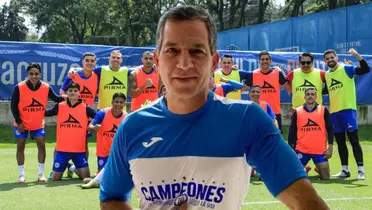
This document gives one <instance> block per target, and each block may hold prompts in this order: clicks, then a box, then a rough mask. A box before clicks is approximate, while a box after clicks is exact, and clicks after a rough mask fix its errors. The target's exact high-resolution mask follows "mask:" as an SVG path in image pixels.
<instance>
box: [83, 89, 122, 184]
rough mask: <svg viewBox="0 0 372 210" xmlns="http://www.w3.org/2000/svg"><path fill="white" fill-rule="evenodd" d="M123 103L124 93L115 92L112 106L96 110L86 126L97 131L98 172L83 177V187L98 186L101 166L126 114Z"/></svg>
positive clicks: (100, 177)
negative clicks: (93, 176) (91, 176)
mask: <svg viewBox="0 0 372 210" xmlns="http://www.w3.org/2000/svg"><path fill="white" fill-rule="evenodd" d="M125 103H126V97H125V95H124V94H123V93H115V94H114V95H113V96H112V102H111V104H112V107H108V108H105V109H102V110H100V111H98V112H97V114H96V116H95V117H94V119H93V121H92V122H91V124H90V125H89V127H88V130H89V131H97V146H96V154H97V164H98V170H99V174H98V175H97V176H96V177H95V178H94V179H90V178H86V179H84V183H86V184H84V185H82V186H81V187H82V188H83V189H89V188H93V187H98V186H99V183H100V182H101V179H102V177H103V173H104V168H103V167H104V166H105V165H106V162H107V159H108V156H109V154H110V148H111V144H112V140H113V139H114V135H115V133H116V130H117V128H118V127H119V125H120V123H121V121H122V120H123V119H124V118H125V116H127V113H126V112H125V111H123V109H124V106H125Z"/></svg>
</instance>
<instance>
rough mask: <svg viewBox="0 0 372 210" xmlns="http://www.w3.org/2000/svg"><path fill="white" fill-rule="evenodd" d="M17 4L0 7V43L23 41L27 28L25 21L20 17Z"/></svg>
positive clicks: (11, 3)
mask: <svg viewBox="0 0 372 210" xmlns="http://www.w3.org/2000/svg"><path fill="white" fill-rule="evenodd" d="M19 14H20V8H19V7H18V5H17V4H15V3H13V1H11V2H10V5H9V6H7V5H6V4H4V5H2V6H1V5H0V40H1V41H23V40H25V38H26V34H27V31H28V29H27V27H26V26H25V24H24V22H25V19H24V18H23V17H21V16H20V15H19Z"/></svg>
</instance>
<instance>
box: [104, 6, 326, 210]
mask: <svg viewBox="0 0 372 210" xmlns="http://www.w3.org/2000/svg"><path fill="white" fill-rule="evenodd" d="M156 35H157V37H156V38H157V42H156V43H157V49H156V53H155V56H154V57H155V61H156V64H157V67H158V69H159V74H160V76H161V78H162V80H163V82H164V84H165V86H166V87H167V95H166V97H162V98H161V99H160V100H157V101H155V102H154V103H152V104H151V105H150V106H148V107H145V108H142V109H140V110H138V111H137V112H133V113H131V114H130V115H128V116H127V117H126V118H125V119H124V121H123V123H122V124H121V126H120V127H119V128H118V131H117V133H116V135H115V137H114V141H113V144H112V147H111V152H110V157H109V160H108V162H107V164H106V166H105V174H104V176H103V180H102V182H101V188H100V189H101V192H100V200H101V209H132V207H131V206H130V204H129V198H130V193H131V191H132V189H133V188H134V187H135V188H136V189H137V192H138V194H139V198H140V206H141V209H160V208H161V209H164V210H170V209H174V205H173V202H174V201H175V200H176V201H179V200H187V201H188V202H190V203H188V204H189V205H188V207H189V208H187V209H200V210H206V209H210V208H211V207H213V209H215V210H221V209H223V210H225V209H240V208H241V203H242V202H243V201H244V198H245V195H246V193H247V191H248V184H247V183H248V182H249V175H250V167H249V166H248V164H250V165H252V166H255V167H256V168H257V170H258V172H260V173H261V176H262V179H263V181H264V183H265V184H266V186H267V187H268V189H269V191H270V192H271V193H272V194H273V196H275V197H278V199H279V200H281V201H282V202H283V203H284V204H286V205H287V206H288V207H289V208H291V209H322V210H323V209H328V207H327V206H326V204H325V203H324V202H323V201H322V199H321V198H320V197H319V196H318V195H317V193H316V192H315V189H314V188H313V187H312V185H311V183H310V182H309V181H308V180H307V179H306V173H305V172H304V170H303V168H302V166H301V164H300V162H299V160H298V159H297V157H296V155H295V154H294V153H293V151H292V150H291V148H290V147H289V146H288V145H287V144H286V143H285V142H284V141H283V139H282V137H281V134H280V133H279V130H278V129H277V128H275V126H274V124H273V123H272V120H271V119H270V118H269V116H268V115H267V114H266V113H265V112H264V111H263V110H262V109H261V108H260V107H259V106H258V105H256V104H254V103H252V102H248V101H241V100H229V99H227V98H222V97H215V94H213V93H212V92H211V91H210V90H209V88H208V80H209V78H210V76H211V74H212V73H213V72H214V70H215V68H216V67H217V64H218V60H219V54H218V52H217V49H216V44H217V31H216V28H215V25H214V24H213V23H212V17H211V16H210V14H208V13H207V12H206V11H205V10H203V9H202V8H200V7H196V6H178V7H175V8H172V9H171V10H169V11H167V12H166V13H164V14H163V16H162V17H161V18H160V21H159V24H158V28H157V33H156ZM142 128H146V129H142ZM222 130H223V132H212V131H222ZM221 134H222V135H221ZM205 148H208V149H205ZM217 165H218V167H216V166H217ZM283 168H285V170H282V169H283ZM231 171H233V172H234V173H231ZM181 198H182V199H181ZM187 198H189V199H187ZM190 204H192V205H190ZM185 205H187V204H185ZM194 205H197V206H194Z"/></svg>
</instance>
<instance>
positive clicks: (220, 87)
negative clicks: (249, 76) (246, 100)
mask: <svg viewBox="0 0 372 210" xmlns="http://www.w3.org/2000/svg"><path fill="white" fill-rule="evenodd" d="M214 81H215V80H214V78H213V76H211V77H210V79H209V89H210V90H211V91H212V92H214V93H215V94H217V95H219V96H222V97H226V95H227V94H229V93H230V92H233V91H235V90H240V89H242V88H244V85H243V84H241V83H239V82H236V81H232V80H229V79H225V78H223V77H221V78H220V81H221V82H224V83H222V84H216V83H215V82H214Z"/></svg>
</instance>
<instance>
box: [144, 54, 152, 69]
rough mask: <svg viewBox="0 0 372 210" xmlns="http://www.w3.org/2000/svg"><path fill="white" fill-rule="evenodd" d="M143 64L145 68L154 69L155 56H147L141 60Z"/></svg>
mask: <svg viewBox="0 0 372 210" xmlns="http://www.w3.org/2000/svg"><path fill="white" fill-rule="evenodd" d="M141 61H142V64H143V66H145V67H152V66H153V65H154V56H153V55H151V54H146V55H144V56H142V58H141Z"/></svg>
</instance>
